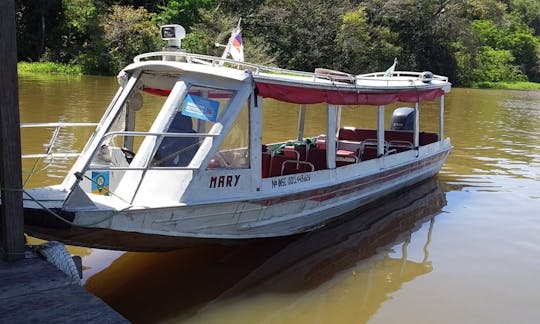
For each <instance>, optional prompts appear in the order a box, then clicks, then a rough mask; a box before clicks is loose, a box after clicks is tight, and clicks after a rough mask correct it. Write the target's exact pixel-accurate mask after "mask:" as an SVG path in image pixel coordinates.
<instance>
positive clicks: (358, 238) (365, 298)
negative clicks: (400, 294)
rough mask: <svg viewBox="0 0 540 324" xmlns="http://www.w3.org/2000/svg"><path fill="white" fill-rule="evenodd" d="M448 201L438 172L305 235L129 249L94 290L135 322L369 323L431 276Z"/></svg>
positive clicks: (92, 281) (91, 283) (90, 285)
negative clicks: (414, 237)
mask: <svg viewBox="0 0 540 324" xmlns="http://www.w3.org/2000/svg"><path fill="white" fill-rule="evenodd" d="M445 204H446V199H445V196H444V193H443V191H442V190H441V188H440V186H439V182H438V180H437V179H436V178H431V179H429V180H427V181H424V182H422V183H420V184H418V185H416V186H415V187H414V188H408V189H407V190H402V191H400V192H398V193H396V194H393V195H391V196H389V197H386V198H384V199H383V200H378V201H376V202H374V203H371V204H369V205H367V206H365V207H363V208H361V209H358V210H355V211H353V212H350V213H348V215H346V217H343V219H342V220H341V221H339V223H331V224H329V225H327V226H326V227H324V228H323V229H321V230H317V231H314V232H311V233H308V234H304V235H297V236H294V237H288V238H280V239H265V240H254V241H251V242H250V244H247V245H241V246H235V247H224V246H212V247H200V248H194V249H184V250H178V251H174V252H165V253H125V254H123V255H122V256H121V257H120V258H118V259H117V260H116V261H114V262H113V263H112V264H111V265H110V266H109V267H108V268H106V269H104V270H103V271H101V272H100V273H98V274H96V275H94V276H93V277H91V278H89V279H88V280H87V282H86V288H87V289H88V290H90V291H91V292H93V293H94V294H96V295H97V296H99V297H101V298H102V299H103V300H105V301H106V302H107V303H108V304H109V305H111V306H112V307H113V308H115V309H116V310H117V311H119V312H120V313H122V314H123V315H124V316H126V317H127V318H128V319H129V320H131V321H135V322H138V321H141V322H145V321H162V320H174V321H183V320H193V321H197V322H198V321H201V322H221V323H223V322H224V319H227V320H228V321H230V322H253V321H263V320H270V321H278V322H280V321H290V320H294V321H295V322H313V321H322V322H326V321H330V320H333V321H336V320H337V321H338V322H343V321H344V322H355V323H358V322H364V321H367V320H368V319H369V318H370V317H371V316H372V315H373V314H375V312H376V311H377V310H378V308H379V307H380V305H381V304H382V303H383V302H384V301H386V300H388V299H389V298H390V295H391V294H392V293H394V292H396V291H398V290H399V289H400V287H401V286H402V285H403V284H404V283H406V282H409V281H411V280H413V279H415V278H416V277H418V276H421V275H424V274H427V273H429V272H431V270H432V264H431V262H430V261H429V258H428V257H429V254H428V244H429V242H430V239H431V232H432V228H433V222H434V221H433V217H434V215H435V214H437V213H438V212H440V210H441V208H442V207H443V206H444V205H445ZM427 222H429V229H428V231H427V234H426V236H425V237H422V240H423V242H422V246H423V251H421V254H423V258H422V260H420V261H413V260H411V259H409V258H408V254H407V253H408V244H409V241H410V238H411V234H412V232H414V231H416V230H418V229H419V228H420V227H421V226H422V225H423V224H426V226H427ZM399 244H401V254H400V255H399V256H397V257H394V255H396V254H397V253H392V249H391V248H392V247H395V246H396V245H399ZM227 320H225V322H226V321H227Z"/></svg>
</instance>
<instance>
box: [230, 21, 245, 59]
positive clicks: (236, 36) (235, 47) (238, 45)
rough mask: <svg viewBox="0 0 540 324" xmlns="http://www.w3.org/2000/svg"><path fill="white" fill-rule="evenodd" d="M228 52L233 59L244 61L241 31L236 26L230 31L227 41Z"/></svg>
mask: <svg viewBox="0 0 540 324" xmlns="http://www.w3.org/2000/svg"><path fill="white" fill-rule="evenodd" d="M229 45H230V48H229V53H230V54H231V56H232V58H233V59H234V60H235V61H239V62H244V44H243V43H242V32H241V31H240V28H239V27H237V28H235V29H234V30H233V32H232V33H231V39H230V41H229Z"/></svg>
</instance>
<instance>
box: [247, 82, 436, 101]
mask: <svg viewBox="0 0 540 324" xmlns="http://www.w3.org/2000/svg"><path fill="white" fill-rule="evenodd" d="M256 87H257V89H258V91H259V95H261V96H262V97H264V98H273V99H276V100H280V101H285V102H291V103H297V104H316V103H324V102H325V103H329V104H333V105H372V106H378V105H386V104H390V103H393V102H397V101H400V102H418V101H423V100H434V99H436V98H438V97H440V96H442V95H443V94H444V91H443V90H442V89H440V88H435V89H424V90H421V89H414V90H403V91H399V90H395V91H391V90H390V91H388V92H386V91H384V92H383V91H381V92H366V91H356V90H353V89H350V90H349V89H331V90H329V89H321V88H307V87H295V86H289V85H277V84H269V83H262V82H256Z"/></svg>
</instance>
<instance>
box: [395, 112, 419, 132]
mask: <svg viewBox="0 0 540 324" xmlns="http://www.w3.org/2000/svg"><path fill="white" fill-rule="evenodd" d="M414 118H415V113H414V108H411V107H400V108H396V109H395V110H394V112H393V113H392V120H391V121H390V129H391V130H410V131H412V130H414Z"/></svg>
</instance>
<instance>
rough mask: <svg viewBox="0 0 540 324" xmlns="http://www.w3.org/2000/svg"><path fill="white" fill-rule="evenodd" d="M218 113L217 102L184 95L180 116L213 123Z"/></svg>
mask: <svg viewBox="0 0 540 324" xmlns="http://www.w3.org/2000/svg"><path fill="white" fill-rule="evenodd" d="M218 111H219V101H215V100H210V99H207V98H203V97H199V96H194V95H190V94H188V95H186V99H184V104H183V106H182V115H185V116H190V117H195V118H198V119H202V120H208V121H211V122H215V121H216V120H217V114H218Z"/></svg>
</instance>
